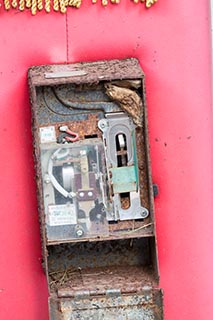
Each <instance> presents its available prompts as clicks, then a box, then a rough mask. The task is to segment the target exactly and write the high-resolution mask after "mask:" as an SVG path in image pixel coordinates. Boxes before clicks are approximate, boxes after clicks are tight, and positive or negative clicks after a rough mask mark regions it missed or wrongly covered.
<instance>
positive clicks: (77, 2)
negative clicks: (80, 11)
mask: <svg viewBox="0 0 213 320" xmlns="http://www.w3.org/2000/svg"><path fill="white" fill-rule="evenodd" d="M71 1H72V7H76V8H80V6H81V0H71ZM71 1H70V2H71Z"/></svg>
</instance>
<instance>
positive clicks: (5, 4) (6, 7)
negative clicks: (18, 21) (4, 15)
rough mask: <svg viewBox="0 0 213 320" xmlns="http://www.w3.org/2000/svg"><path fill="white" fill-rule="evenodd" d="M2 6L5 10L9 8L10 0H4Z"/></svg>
mask: <svg viewBox="0 0 213 320" xmlns="http://www.w3.org/2000/svg"><path fill="white" fill-rule="evenodd" d="M4 8H5V10H10V1H9V0H4Z"/></svg>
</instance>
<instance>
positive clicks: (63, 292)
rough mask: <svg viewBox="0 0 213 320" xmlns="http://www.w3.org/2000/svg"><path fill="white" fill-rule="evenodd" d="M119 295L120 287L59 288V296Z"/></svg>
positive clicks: (80, 297)
mask: <svg viewBox="0 0 213 320" xmlns="http://www.w3.org/2000/svg"><path fill="white" fill-rule="evenodd" d="M104 295H105V296H106V297H118V296H120V295H121V290H120V289H115V288H112V289H107V290H75V291H74V290H70V289H69V288H64V289H58V297H59V298H74V299H78V300H80V299H89V298H90V297H94V296H104Z"/></svg>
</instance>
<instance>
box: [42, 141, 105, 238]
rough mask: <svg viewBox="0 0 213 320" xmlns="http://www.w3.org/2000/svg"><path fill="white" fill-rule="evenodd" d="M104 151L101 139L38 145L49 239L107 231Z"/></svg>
mask: <svg viewBox="0 0 213 320" xmlns="http://www.w3.org/2000/svg"><path fill="white" fill-rule="evenodd" d="M103 154H104V147H103V143H102V141H101V140H100V139H88V140H85V141H80V142H75V143H74V144H65V145H63V146H62V145H60V144H57V143H50V144H46V143H44V144H42V145H41V164H42V176H43V197H44V207H45V208H44V209H45V216H46V223H47V237H48V239H49V240H55V239H57V240H58V239H59V238H60V239H69V238H75V237H83V236H88V235H89V236H90V237H92V236H97V234H104V235H106V234H107V233H108V222H107V220H106V211H107V208H106V190H105V186H106V182H105V179H106V168H105V163H104V158H103V156H102V155H103Z"/></svg>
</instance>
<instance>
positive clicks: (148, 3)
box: [146, 0, 157, 8]
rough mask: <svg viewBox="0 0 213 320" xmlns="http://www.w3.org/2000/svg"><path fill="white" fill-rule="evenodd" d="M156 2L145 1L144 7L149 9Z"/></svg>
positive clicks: (155, 0) (152, 0) (151, 0)
mask: <svg viewBox="0 0 213 320" xmlns="http://www.w3.org/2000/svg"><path fill="white" fill-rule="evenodd" d="M155 2H157V0H146V7H147V8H150V7H151V6H152V5H153V4H154V3H155Z"/></svg>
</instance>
